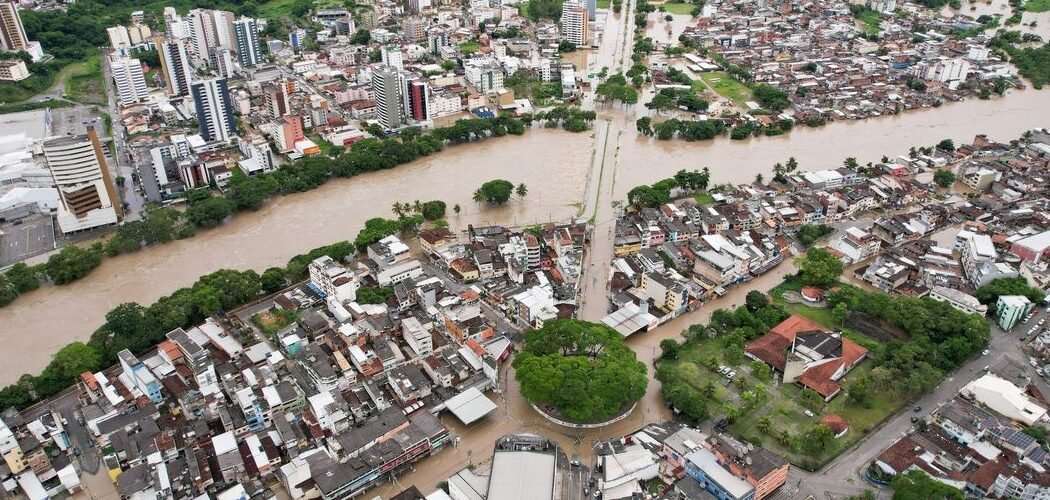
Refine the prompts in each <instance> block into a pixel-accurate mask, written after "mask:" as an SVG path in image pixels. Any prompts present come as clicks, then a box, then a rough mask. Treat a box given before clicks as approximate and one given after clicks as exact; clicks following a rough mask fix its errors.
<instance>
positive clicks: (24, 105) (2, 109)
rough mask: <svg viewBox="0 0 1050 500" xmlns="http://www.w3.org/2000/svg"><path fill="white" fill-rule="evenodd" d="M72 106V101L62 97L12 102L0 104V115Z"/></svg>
mask: <svg viewBox="0 0 1050 500" xmlns="http://www.w3.org/2000/svg"><path fill="white" fill-rule="evenodd" d="M73 106H74V104H73V103H71V102H69V101H66V100H63V99H53V100H50V101H27V102H16V103H13V104H2V105H0V115H2V114H4V113H18V112H20V111H32V110H34V109H44V108H52V109H54V108H72V107H73Z"/></svg>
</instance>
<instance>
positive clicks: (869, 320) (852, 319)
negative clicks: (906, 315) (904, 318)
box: [845, 311, 911, 342]
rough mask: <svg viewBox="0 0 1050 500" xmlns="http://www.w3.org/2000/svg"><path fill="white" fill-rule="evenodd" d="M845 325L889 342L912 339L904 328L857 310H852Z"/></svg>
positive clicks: (881, 340)
mask: <svg viewBox="0 0 1050 500" xmlns="http://www.w3.org/2000/svg"><path fill="white" fill-rule="evenodd" d="M845 326H846V328H849V329H851V330H853V331H856V332H858V333H862V334H864V335H866V336H868V337H871V338H873V339H875V340H878V341H880V342H889V341H891V340H900V341H907V340H910V339H911V337H910V336H909V335H908V333H907V332H905V331H904V330H901V329H900V328H896V327H894V326H893V325H890V324H888V323H886V322H885V321H881V320H879V319H878V318H873V317H871V316H868V315H867V314H864V313H860V312H855V311H852V312H850V313H849V316H847V317H846V321H845Z"/></svg>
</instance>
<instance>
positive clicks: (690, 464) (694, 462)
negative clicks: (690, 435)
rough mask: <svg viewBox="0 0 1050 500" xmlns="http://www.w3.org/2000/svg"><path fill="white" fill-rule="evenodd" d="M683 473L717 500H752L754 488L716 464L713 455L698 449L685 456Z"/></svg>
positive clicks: (715, 458)
mask: <svg viewBox="0 0 1050 500" xmlns="http://www.w3.org/2000/svg"><path fill="white" fill-rule="evenodd" d="M685 473H686V475H688V476H689V477H691V478H693V479H694V480H696V482H697V483H700V486H701V487H703V488H704V489H706V490H707V491H708V492H709V493H711V494H712V495H714V496H715V498H717V499H719V500H753V499H754V498H755V487H754V486H752V485H751V483H748V482H747V481H745V480H743V479H740V478H738V477H736V476H734V475H733V473H732V472H729V471H728V470H726V469H725V467H722V465H721V464H719V463H718V459H717V457H715V454H714V453H711V452H710V451H708V450H706V449H704V448H700V449H698V450H695V451H692V452H690V453H689V454H688V455H686V456H685Z"/></svg>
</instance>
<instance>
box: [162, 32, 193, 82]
mask: <svg viewBox="0 0 1050 500" xmlns="http://www.w3.org/2000/svg"><path fill="white" fill-rule="evenodd" d="M154 44H155V45H156V46H157V54H158V55H159V57H160V66H161V69H162V70H163V72H164V81H165V82H166V83H167V86H168V95H171V96H180V95H189V93H190V82H191V81H192V78H193V70H192V69H191V68H190V60H189V55H188V54H187V53H186V46H185V45H184V44H183V43H182V41H180V40H178V39H174V38H165V37H162V36H158V37H156V38H154Z"/></svg>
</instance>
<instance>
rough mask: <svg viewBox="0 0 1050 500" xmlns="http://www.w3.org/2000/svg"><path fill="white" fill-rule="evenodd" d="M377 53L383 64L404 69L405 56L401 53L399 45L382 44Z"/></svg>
mask: <svg viewBox="0 0 1050 500" xmlns="http://www.w3.org/2000/svg"><path fill="white" fill-rule="evenodd" d="M379 55H380V57H381V58H382V60H383V64H385V65H387V66H390V67H391V68H394V69H396V70H398V71H400V70H403V69H405V56H404V54H402V53H401V47H398V46H397V45H384V46H383V47H382V48H381V49H380V51H379Z"/></svg>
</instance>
